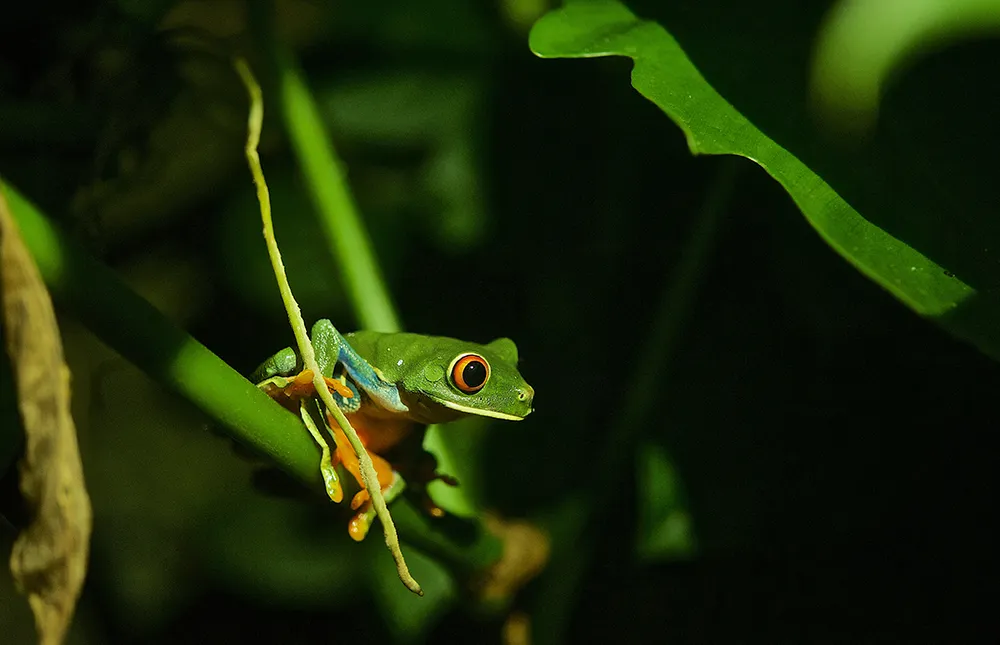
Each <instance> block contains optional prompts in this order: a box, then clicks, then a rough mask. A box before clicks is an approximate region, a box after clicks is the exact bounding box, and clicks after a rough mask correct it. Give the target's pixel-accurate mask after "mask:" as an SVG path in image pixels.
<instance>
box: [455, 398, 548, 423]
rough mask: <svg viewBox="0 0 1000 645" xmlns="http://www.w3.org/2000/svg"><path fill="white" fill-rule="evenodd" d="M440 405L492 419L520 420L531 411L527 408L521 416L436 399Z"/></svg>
mask: <svg viewBox="0 0 1000 645" xmlns="http://www.w3.org/2000/svg"><path fill="white" fill-rule="evenodd" d="M437 403H438V404H440V405H443V406H444V407H446V408H451V409H452V410H457V411H459V412H464V413H465V414H474V415H476V416H477V417H491V418H493V419H503V420H504V421H522V420H524V417H526V416H528V414H530V413H531V410H528V412H527V413H525V414H524V415H523V416H520V417H519V416H517V415H515V414H507V413H506V412H497V411H496V410H483V409H481V408H473V407H469V406H467V405H462V404H461V403H455V402H454V401H438V402H437Z"/></svg>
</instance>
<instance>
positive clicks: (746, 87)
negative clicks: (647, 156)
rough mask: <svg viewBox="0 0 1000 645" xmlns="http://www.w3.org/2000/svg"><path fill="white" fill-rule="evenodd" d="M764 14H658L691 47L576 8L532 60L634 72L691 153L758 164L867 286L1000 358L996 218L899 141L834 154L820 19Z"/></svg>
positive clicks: (645, 23) (648, 27) (618, 16)
mask: <svg viewBox="0 0 1000 645" xmlns="http://www.w3.org/2000/svg"><path fill="white" fill-rule="evenodd" d="M767 5H768V3H766V2H765V3H761V6H758V5H756V4H755V5H754V8H753V9H752V10H751V9H750V8H744V7H742V6H740V5H738V4H736V3H734V2H727V1H725V0H714V1H713V2H709V3H706V6H705V7H703V6H702V5H698V8H692V7H690V6H687V5H685V7H684V8H683V9H681V8H677V7H674V6H673V5H671V7H659V6H656V7H653V10H656V11H658V12H663V13H666V14H667V16H666V18H665V19H664V22H665V24H668V25H669V26H670V27H671V28H672V29H674V27H675V26H676V31H677V33H681V34H683V38H682V37H681V36H677V37H676V38H675V36H676V34H675V33H668V31H667V30H666V29H664V28H663V27H662V26H660V24H658V23H656V22H653V21H649V20H643V19H640V18H637V17H636V16H635V15H634V14H633V13H632V12H631V11H630V10H629V9H628V8H626V7H625V6H624V5H622V4H620V3H618V2H612V1H606V0H596V1H586V2H576V3H570V4H568V5H567V6H566V7H564V8H562V9H559V10H555V11H552V12H551V13H549V14H547V15H546V16H544V17H543V18H542V19H541V20H540V21H539V22H538V23H536V25H535V27H534V28H533V30H532V32H531V48H532V50H533V51H534V52H535V53H536V54H537V55H539V56H542V57H565V58H579V57H600V56H628V57H630V58H632V60H633V61H634V68H633V71H632V84H633V86H634V87H635V88H636V89H637V90H638V91H639V92H640V93H641V94H642V95H643V96H645V97H646V98H648V99H650V100H651V101H653V102H654V103H655V104H656V105H657V106H659V107H660V108H661V109H662V110H663V111H664V112H665V113H666V114H667V115H668V116H669V117H670V118H671V119H672V120H673V121H674V122H675V123H676V124H677V125H678V126H679V127H680V128H681V129H682V130H683V131H684V133H685V135H686V137H687V141H688V145H689V147H690V149H691V150H692V152H694V153H695V154H735V155H740V156H744V157H746V158H748V159H751V160H753V161H755V162H756V163H758V164H759V165H760V166H761V167H763V168H764V169H765V170H766V171H767V172H768V173H769V174H770V175H771V176H772V177H774V178H775V179H776V180H777V181H778V182H779V183H780V184H781V185H782V186H783V187H784V188H785V190H787V191H788V193H789V195H790V196H791V197H792V199H793V200H794V201H795V202H796V204H797V205H798V207H799V208H800V209H801V211H802V212H803V214H804V215H805V216H806V218H807V219H808V220H809V222H810V223H811V224H812V225H813V227H815V229H816V230H817V231H818V232H819V233H820V235H821V236H822V237H823V239H825V240H826V241H827V242H828V243H829V244H830V246H831V247H833V248H834V249H835V250H836V251H837V252H838V253H840V254H841V255H842V256H843V257H844V258H846V259H847V260H848V261H850V262H851V263H852V264H853V265H854V266H855V267H857V268H858V269H859V270H860V271H861V272H863V273H864V274H865V275H867V276H868V277H870V278H871V279H873V280H875V281H876V282H877V283H878V284H880V285H882V286H883V287H885V288H886V289H887V290H889V291H890V292H891V293H892V294H893V295H895V296H896V297H897V298H899V299H900V300H901V301H903V302H904V303H906V304H907V305H908V306H909V307H911V308H912V309H913V310H915V311H916V312H918V313H920V314H922V315H924V316H927V317H930V318H933V319H935V320H937V321H938V322H940V323H942V324H943V325H945V326H946V327H947V328H949V329H950V330H951V331H953V332H954V333H956V334H957V335H959V336H962V337H964V338H967V339H969V340H971V341H973V342H974V343H975V344H976V345H978V346H979V347H980V348H981V349H982V350H984V351H986V352H988V353H990V354H991V355H992V356H994V357H1000V338H998V334H997V327H998V326H997V325H995V324H993V321H995V320H997V315H998V314H1000V307H998V305H1000V302H998V300H997V298H996V296H995V295H994V290H993V287H994V286H995V285H997V284H998V278H1000V271H997V267H1000V265H998V260H1000V257H998V256H997V250H998V249H1000V246H997V245H995V244H992V242H993V241H997V242H998V243H1000V228H998V227H997V226H996V224H994V223H993V220H994V219H995V218H991V217H988V216H987V215H988V214H989V213H990V212H991V209H990V206H991V203H992V202H991V200H990V199H983V196H984V195H983V193H978V192H977V191H976V190H969V189H968V188H967V189H966V190H965V191H964V193H963V192H961V191H960V192H959V193H958V194H957V195H956V193H954V192H952V191H951V190H950V188H951V186H952V184H948V183H946V182H945V178H944V177H943V175H942V174H941V173H940V172H937V171H936V170H935V167H933V166H931V165H930V163H929V162H928V161H927V159H926V158H925V157H924V156H931V157H933V159H932V161H933V162H935V163H938V162H939V161H940V159H939V158H940V157H942V155H934V154H933V152H927V151H923V153H922V154H923V155H924V156H920V155H916V154H909V155H908V154H907V150H903V151H902V152H900V151H899V150H895V149H893V148H892V144H893V143H896V144H898V143H899V140H891V139H890V140H886V139H881V140H876V141H875V142H874V143H872V144H871V145H868V146H867V147H862V148H861V149H858V147H857V146H856V147H854V148H852V149H847V148H846V147H844V146H837V145H833V144H831V142H830V141H824V140H823V137H822V134H821V133H820V132H819V131H818V130H817V129H816V128H814V127H813V126H812V124H811V123H810V120H809V113H808V110H807V109H806V95H807V91H806V87H805V79H806V73H805V69H806V65H807V61H808V60H809V58H810V55H811V47H812V41H811V35H810V34H812V33H814V32H815V30H816V27H817V26H818V23H819V20H818V17H817V16H816V15H807V16H805V17H804V18H803V17H802V15H804V14H807V13H808V12H807V11H806V10H805V9H803V8H798V9H794V10H791V9H790V8H789V7H788V6H787V3H785V4H782V3H780V2H777V0H774V1H773V2H771V3H770V5H771V7H770V11H771V12H772V14H773V15H774V16H776V18H775V19H774V20H770V19H769V18H770V15H769V14H768V13H767V11H768V8H767ZM762 6H763V7H764V9H762V8H761V7H762ZM706 7H707V8H706ZM782 11H784V12H785V14H794V15H793V16H792V17H791V18H787V16H785V15H783V14H781V12H782ZM671 12H672V13H671ZM698 12H701V13H700V14H699V13H698ZM778 18H782V19H783V21H779V20H778ZM786 18H787V19H786ZM796 18H802V21H801V22H802V24H796V23H795V22H794V20H795V19H796ZM661 19H663V18H662V17H661ZM803 25H804V26H803ZM727 28H728V30H729V31H728V34H727V32H726V31H725V30H726V29H727ZM768 30H770V31H768ZM802 34H806V35H808V37H809V38H810V40H803V38H804V36H803V35H802ZM679 41H681V42H683V43H684V47H683V48H682V46H681V44H680V43H679ZM691 52H694V53H693V54H692V53H691ZM693 60H696V61H697V63H698V65H697V66H696V64H695V62H693ZM790 61H791V62H790ZM706 69H707V70H708V71H705V70H706ZM709 76H710V78H711V82H709V81H708V80H706V77H709ZM800 76H801V78H799V77H800ZM789 79H791V80H789ZM716 87H720V88H724V93H725V94H726V97H724V96H723V95H722V94H720V92H719V91H717V90H716V89H715V88H716ZM986 136H988V135H986ZM905 143H909V141H908V140H907V141H905ZM890 153H891V154H890ZM893 155H896V156H893ZM956 155H957V153H955V152H954V151H953V152H952V153H951V157H949V158H951V159H953V160H954V158H955V157H956ZM959 161H961V160H959ZM907 164H909V165H907ZM921 164H922V165H921ZM911 171H912V172H911ZM918 171H922V173H921V172H918ZM951 172H952V174H953V175H958V174H959V171H958V170H955V169H952V170H951ZM927 175H930V177H928V176H927ZM959 185H966V184H959ZM956 202H960V203H956ZM993 212H994V213H995V211H993Z"/></svg>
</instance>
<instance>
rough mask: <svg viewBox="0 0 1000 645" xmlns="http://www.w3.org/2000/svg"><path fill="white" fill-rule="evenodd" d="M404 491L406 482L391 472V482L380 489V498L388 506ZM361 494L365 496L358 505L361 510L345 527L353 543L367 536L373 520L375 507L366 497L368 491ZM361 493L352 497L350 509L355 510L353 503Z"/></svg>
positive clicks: (397, 474)
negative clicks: (383, 499) (382, 498)
mask: <svg viewBox="0 0 1000 645" xmlns="http://www.w3.org/2000/svg"><path fill="white" fill-rule="evenodd" d="M404 490H406V482H405V481H404V480H403V478H402V477H400V476H399V473H397V472H395V471H393V473H392V482H391V483H390V484H389V485H388V486H386V487H384V488H382V497H384V498H385V503H386V504H389V503H391V502H392V501H393V500H394V499H396V498H397V497H399V496H400V494H402V492H403V491H404ZM361 493H364V494H365V501H363V502H362V503H361V504H359V506H361V510H359V511H358V512H357V513H355V514H354V517H352V518H351V521H350V523H348V525H347V532H348V534H350V536H351V539H353V540H354V541H355V542H360V541H361V540H363V539H365V536H366V535H368V530H369V529H371V527H372V521H373V520H374V519H375V507H374V505H372V502H371V499H368V497H367V495H368V491H364V490H363V491H361ZM361 493H358V494H357V495H355V496H354V500H352V502H351V507H352V508H356V507H355V506H354V503H355V502H356V501H357V500H358V496H359V495H361Z"/></svg>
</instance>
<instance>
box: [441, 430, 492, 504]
mask: <svg viewBox="0 0 1000 645" xmlns="http://www.w3.org/2000/svg"><path fill="white" fill-rule="evenodd" d="M490 425H491V423H490V422H489V421H488V420H487V419H484V418H482V417H474V416H470V417H468V418H466V419H462V420H460V421H455V422H453V423H449V424H446V425H443V426H431V427H430V428H428V430H427V436H426V438H425V439H424V448H426V449H427V451H428V452H430V453H431V454H433V455H434V456H435V457H436V458H437V460H438V472H441V473H444V474H446V475H451V476H452V477H455V478H456V479H458V484H459V487H460V488H461V494H458V489H457V488H456V487H454V486H449V485H447V484H445V483H444V482H442V481H433V482H431V483H430V485H429V486H428V491H429V492H430V494H431V497H432V498H433V499H434V501H435V503H437V504H438V505H439V506H441V508H443V509H445V510H447V511H448V512H449V513H454V514H455V515H460V516H462V517H472V516H474V515H476V514H477V513H478V509H479V508H482V502H483V501H484V500H483V498H482V479H481V478H482V465H481V463H480V460H479V459H480V456H481V455H480V450H481V448H482V445H483V440H484V438H485V434H484V433H486V432H490ZM496 430H497V429H496V427H495V426H494V428H493V431H496Z"/></svg>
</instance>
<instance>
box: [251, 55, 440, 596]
mask: <svg viewBox="0 0 1000 645" xmlns="http://www.w3.org/2000/svg"><path fill="white" fill-rule="evenodd" d="M234 65H235V67H236V71H237V73H238V74H239V75H240V78H241V79H242V80H243V84H244V85H245V86H246V88H247V93H248V94H249V96H250V116H249V118H248V121H247V124H248V134H247V144H246V157H247V161H248V163H249V165H250V172H251V174H252V175H253V179H254V184H255V185H256V186H257V199H258V201H259V202H260V213H261V220H262V221H263V223H264V239H265V241H266V243H267V251H268V256H269V257H270V260H271V266H272V268H273V269H274V275H275V278H276V279H277V281H278V289H279V291H280V292H281V299H282V301H283V302H284V304H285V310H286V311H287V312H288V320H289V322H290V323H291V326H292V332H293V333H294V335H295V342H296V345H297V346H298V348H299V354H300V356H302V362H303V364H304V366H305V368H306V369H309V370H312V373H313V385H314V386H315V388H316V392H317V394H319V397H320V399H321V400H322V401H323V404H324V405H325V406H326V409H327V410H328V411H329V412H330V413H331V414H332V415H333V417H334V419H336V421H337V424H338V425H339V426H340V428H341V429H342V430H343V431H344V434H345V435H346V436H347V440H348V442H349V443H350V444H351V447H352V448H353V449H354V452H355V454H356V455H357V456H358V462H359V465H360V468H361V479H362V481H363V482H364V485H365V488H366V489H367V490H368V494H369V496H370V498H371V502H372V505H373V506H374V507H375V514H376V515H377V516H378V518H379V520H380V521H381V523H382V530H383V533H384V534H385V544H386V547H387V548H388V549H389V552H390V553H391V554H392V557H393V560H395V562H396V571H397V573H398V574H399V579H400V580H401V581H402V582H403V585H405V586H406V588H407V589H409V590H410V591H412V592H413V593H415V594H417V595H420V596H422V595H423V591H422V590H421V589H420V585H419V584H418V583H417V581H416V580H414V579H413V576H412V575H410V571H409V569H408V568H407V566H406V560H405V559H404V558H403V552H402V550H400V547H399V537H398V536H397V534H396V527H395V525H394V524H393V522H392V516H391V515H390V514H389V508H388V506H387V505H386V503H385V498H384V497H383V496H382V490H381V486H379V483H378V477H377V475H376V474H375V467H374V464H372V460H371V457H370V456H369V455H368V451H367V450H365V447H364V444H362V443H361V439H360V438H359V437H358V434H357V432H355V430H354V428H353V427H352V426H351V424H350V422H349V421H348V420H347V417H346V416H344V413H343V411H341V409H340V408H339V407H337V404H336V402H334V400H333V395H331V394H330V390H329V389H328V388H327V386H326V383H325V381H324V380H323V374H322V372H321V371H320V368H319V365H318V364H317V362H316V354H315V352H314V351H313V347H312V342H311V341H310V340H309V336H308V334H307V332H306V325H305V321H304V320H303V319H302V312H301V310H300V309H299V305H298V303H297V302H295V298H294V297H293V296H292V290H291V287H290V286H289V284H288V279H287V277H286V276H285V269H284V265H283V264H282V261H281V252H280V251H279V250H278V244H277V241H276V240H275V237H274V228H273V226H272V223H271V200H270V196H269V193H268V190H267V184H266V182H265V180H264V171H263V169H262V168H261V165H260V156H259V155H258V154H257V145H258V143H259V141H260V130H261V124H262V122H263V118H264V103H263V99H262V96H261V90H260V86H259V85H258V84H257V81H256V79H254V76H253V73H252V72H251V71H250V67H249V65H247V63H246V61H245V60H243V59H242V58H237V59H236V60H235V61H234Z"/></svg>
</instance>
